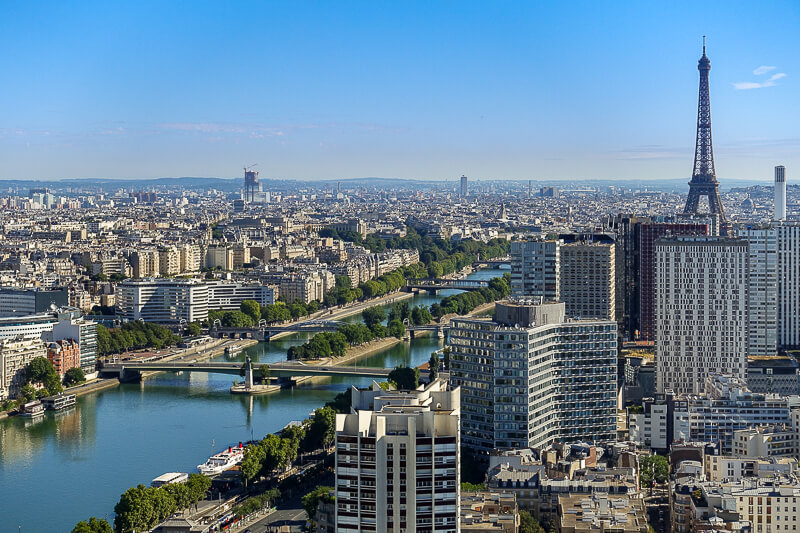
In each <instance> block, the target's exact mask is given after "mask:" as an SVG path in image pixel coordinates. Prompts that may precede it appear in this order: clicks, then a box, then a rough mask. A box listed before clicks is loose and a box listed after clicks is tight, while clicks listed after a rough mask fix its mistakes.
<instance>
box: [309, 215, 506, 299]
mask: <svg viewBox="0 0 800 533" xmlns="http://www.w3.org/2000/svg"><path fill="white" fill-rule="evenodd" d="M407 232H408V235H407V236H406V237H404V238H402V239H390V240H389V241H384V240H383V239H380V238H378V237H374V236H373V235H368V236H367V239H366V240H365V241H364V242H363V243H362V244H365V245H366V246H367V247H368V248H369V249H370V250H371V251H373V252H380V251H383V250H385V249H387V248H389V249H400V248H405V249H416V250H418V251H419V253H420V262H419V263H415V264H413V265H408V266H404V267H401V268H398V269H396V270H393V271H392V272H388V273H386V274H384V275H383V276H380V277H378V278H377V279H374V280H370V281H367V282H364V283H362V284H360V285H359V286H358V287H356V288H351V283H350V279H349V278H347V276H337V279H336V288H335V289H334V290H333V291H331V292H330V293H329V294H327V295H326V296H325V300H324V303H325V305H326V306H328V307H332V306H334V305H344V304H347V303H350V302H353V301H357V300H364V299H367V298H375V297H379V296H383V295H385V294H387V293H390V292H392V291H393V290H397V289H399V288H400V287H403V286H404V285H405V282H406V280H407V279H422V278H439V277H441V276H444V275H447V274H452V273H453V272H457V271H460V270H461V269H462V268H464V267H466V266H467V265H470V264H472V263H473V262H474V261H476V260H477V259H478V257H481V258H484V259H489V258H492V257H500V256H505V255H508V252H509V250H510V248H511V244H510V243H509V242H508V241H506V240H503V239H492V240H491V241H489V242H488V243H484V242H481V241H475V240H471V239H470V240H465V241H461V242H460V243H458V244H457V245H455V246H454V245H453V244H451V243H449V242H447V241H444V240H441V239H433V238H431V237H430V236H427V235H424V236H423V235H420V234H419V233H417V232H416V231H415V230H414V228H411V227H408V228H407ZM359 237H360V235H359Z"/></svg>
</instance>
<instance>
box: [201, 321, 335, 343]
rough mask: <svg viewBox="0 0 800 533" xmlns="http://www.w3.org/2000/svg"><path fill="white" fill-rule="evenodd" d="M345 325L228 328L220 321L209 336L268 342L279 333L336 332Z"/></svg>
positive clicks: (304, 323) (303, 323)
mask: <svg viewBox="0 0 800 533" xmlns="http://www.w3.org/2000/svg"><path fill="white" fill-rule="evenodd" d="M342 324H344V322H341V321H339V320H302V321H300V322H295V323H293V324H287V325H273V326H268V325H266V323H265V322H264V321H262V323H261V324H259V325H258V326H255V327H252V328H226V327H224V326H222V325H221V324H220V323H219V321H216V322H215V323H214V324H212V326H211V329H209V334H210V335H211V336H212V337H220V338H221V337H227V338H231V339H256V340H259V341H268V340H269V339H270V337H272V336H273V335H276V334H278V333H290V332H294V333H297V332H306V333H321V332H323V331H336V330H337V329H339V326H341V325H342Z"/></svg>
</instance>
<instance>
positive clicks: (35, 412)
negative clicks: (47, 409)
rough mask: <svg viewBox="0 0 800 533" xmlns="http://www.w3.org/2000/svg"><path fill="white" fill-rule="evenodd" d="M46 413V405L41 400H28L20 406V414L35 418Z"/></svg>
mask: <svg viewBox="0 0 800 533" xmlns="http://www.w3.org/2000/svg"><path fill="white" fill-rule="evenodd" d="M43 414H44V405H42V402H40V401H39V400H34V401H32V402H28V403H26V404H25V405H23V406H22V407H21V408H20V411H19V416H25V417H28V418H34V417H37V416H41V415H43Z"/></svg>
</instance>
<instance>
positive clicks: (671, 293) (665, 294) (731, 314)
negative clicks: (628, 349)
mask: <svg viewBox="0 0 800 533" xmlns="http://www.w3.org/2000/svg"><path fill="white" fill-rule="evenodd" d="M748 254H749V252H748V245H747V241H745V240H739V239H728V238H722V237H707V236H692V237H670V238H662V239H659V240H658V241H656V245H655V258H656V264H655V274H656V275H655V280H656V288H655V333H656V334H655V362H656V390H657V391H659V392H664V391H666V390H672V391H674V392H676V393H698V392H701V390H702V387H703V383H704V382H705V378H706V376H708V375H709V374H710V373H711V372H720V373H724V374H731V375H735V376H738V377H741V378H745V377H746V375H747V351H748V326H749V324H748V313H747V310H748V283H749V280H748Z"/></svg>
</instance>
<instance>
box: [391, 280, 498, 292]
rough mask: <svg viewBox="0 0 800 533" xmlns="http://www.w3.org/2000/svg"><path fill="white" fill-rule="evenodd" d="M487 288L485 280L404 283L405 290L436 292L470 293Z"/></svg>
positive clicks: (487, 282)
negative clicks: (457, 291)
mask: <svg viewBox="0 0 800 533" xmlns="http://www.w3.org/2000/svg"><path fill="white" fill-rule="evenodd" d="M488 286H489V281H488V280H485V279H420V280H409V281H408V282H407V283H406V290H407V291H411V290H415V289H416V290H424V291H429V292H434V293H435V292H436V291H440V290H445V289H458V290H462V291H471V290H475V289H482V288H484V287H488Z"/></svg>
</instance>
